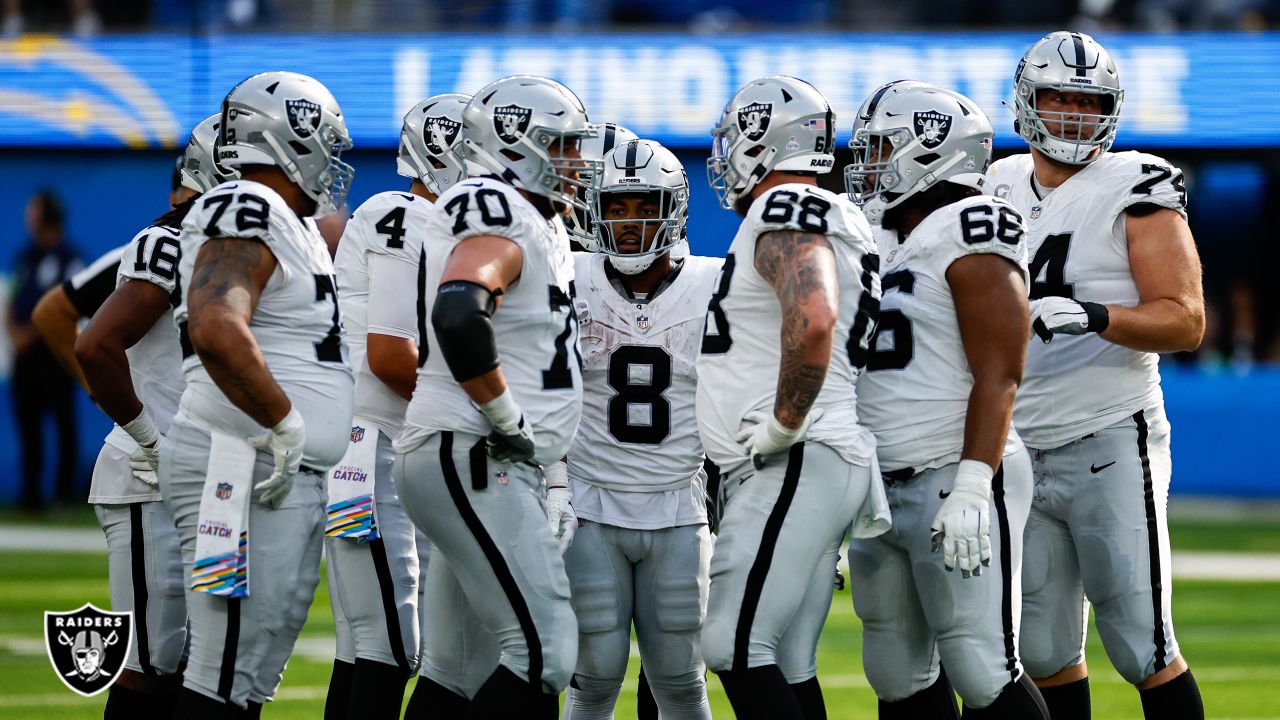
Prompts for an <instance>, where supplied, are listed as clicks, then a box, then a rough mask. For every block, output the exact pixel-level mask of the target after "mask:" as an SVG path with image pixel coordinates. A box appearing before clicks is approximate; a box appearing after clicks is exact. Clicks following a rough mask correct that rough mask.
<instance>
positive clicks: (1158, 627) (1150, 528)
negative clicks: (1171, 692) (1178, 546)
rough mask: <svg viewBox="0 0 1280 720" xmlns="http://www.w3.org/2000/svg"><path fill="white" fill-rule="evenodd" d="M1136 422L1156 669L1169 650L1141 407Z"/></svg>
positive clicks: (1154, 497) (1148, 460)
mask: <svg viewBox="0 0 1280 720" xmlns="http://www.w3.org/2000/svg"><path fill="white" fill-rule="evenodd" d="M1133 421H1134V422H1135V423H1137V425H1138V459H1139V460H1140V461H1141V462H1142V498H1143V501H1144V502H1145V504H1146V508H1147V553H1148V555H1149V557H1150V560H1151V611H1152V613H1153V614H1154V615H1155V633H1154V636H1153V638H1152V639H1153V641H1154V642H1155V646H1156V650H1155V653H1156V672H1159V671H1161V670H1163V669H1164V667H1165V664H1166V663H1165V661H1164V656H1165V653H1166V652H1167V650H1168V647H1167V643H1168V641H1167V639H1166V638H1165V636H1164V607H1163V605H1162V602H1163V598H1162V592H1163V583H1162V582H1161V578H1160V526H1159V523H1158V522H1157V519H1156V495H1155V487H1154V486H1153V485H1152V482H1151V458H1150V457H1149V456H1148V454H1147V418H1146V415H1145V414H1143V411H1141V410H1139V411H1138V412H1136V413H1134V414H1133Z"/></svg>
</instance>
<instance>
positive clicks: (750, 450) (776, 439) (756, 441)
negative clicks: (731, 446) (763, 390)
mask: <svg viewBox="0 0 1280 720" xmlns="http://www.w3.org/2000/svg"><path fill="white" fill-rule="evenodd" d="M821 418H822V408H813V409H811V410H810V411H809V414H808V415H806V416H805V418H804V422H802V423H800V426H799V427H795V428H789V427H787V426H785V425H783V424H782V423H780V422H778V418H776V417H774V416H773V413H768V414H767V415H766V414H764V413H750V414H748V415H747V417H746V418H744V419H745V420H746V421H747V423H746V425H745V426H743V428H742V429H741V430H739V431H738V437H737V440H738V444H740V445H742V446H743V447H744V448H745V449H746V455H747V457H749V458H751V462H752V463H753V464H755V466H756V469H757V470H758V469H760V468H762V467H764V463H765V458H766V457H768V456H769V455H773V454H775V453H780V452H782V451H784V450H786V449H788V448H790V447H791V446H792V445H794V444H796V443H797V442H800V441H801V440H803V439H804V436H805V434H806V433H808V432H809V428H810V426H812V425H813V424H814V423H816V422H817V421H818V420H820V419H821Z"/></svg>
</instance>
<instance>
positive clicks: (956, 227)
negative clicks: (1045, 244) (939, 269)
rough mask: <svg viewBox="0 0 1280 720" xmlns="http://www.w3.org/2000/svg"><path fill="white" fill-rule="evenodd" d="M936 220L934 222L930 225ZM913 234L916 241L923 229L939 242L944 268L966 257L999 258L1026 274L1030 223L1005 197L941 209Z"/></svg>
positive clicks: (968, 200)
mask: <svg viewBox="0 0 1280 720" xmlns="http://www.w3.org/2000/svg"><path fill="white" fill-rule="evenodd" d="M930 221H932V222H930ZM926 222H927V223H928V224H929V227H928V228H926V227H925V225H924V224H923V223H922V224H921V226H920V227H917V228H916V229H915V230H913V231H912V233H911V235H912V238H913V240H914V238H915V236H916V235H917V234H920V231H921V230H922V229H924V230H925V233H926V234H927V235H932V236H934V237H935V238H936V239H931V238H922V240H924V241H926V242H931V243H932V244H933V245H934V247H936V248H937V250H936V252H937V253H938V254H940V255H941V260H942V261H943V262H942V265H943V266H944V267H950V265H951V263H953V262H955V261H956V260H958V259H960V258H962V257H964V256H966V255H978V254H991V255H999V256H1000V257H1003V258H1005V259H1007V260H1009V261H1011V262H1013V263H1014V264H1015V265H1017V266H1018V267H1020V268H1022V269H1023V271H1024V272H1025V271H1026V268H1027V224H1026V221H1024V220H1023V218H1022V214H1021V213H1019V212H1018V211H1017V209H1016V208H1014V207H1013V205H1011V204H1010V203H1009V202H1008V201H1007V200H1005V199H1004V198H999V197H993V196H991V195H975V196H973V197H968V198H965V199H963V200H960V201H959V202H954V203H952V204H950V205H947V206H946V207H944V208H940V209H938V210H936V211H934V213H933V214H932V215H930V216H929V218H928V219H926Z"/></svg>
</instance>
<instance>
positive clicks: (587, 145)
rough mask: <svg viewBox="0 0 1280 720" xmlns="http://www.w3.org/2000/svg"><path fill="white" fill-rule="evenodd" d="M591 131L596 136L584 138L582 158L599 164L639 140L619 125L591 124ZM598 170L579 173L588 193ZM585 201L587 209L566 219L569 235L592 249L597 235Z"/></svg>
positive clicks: (593, 169)
mask: <svg viewBox="0 0 1280 720" xmlns="http://www.w3.org/2000/svg"><path fill="white" fill-rule="evenodd" d="M591 131H592V132H593V133H594V134H593V135H592V136H591V137H587V138H583V140H582V145H581V150H582V158H583V159H584V160H590V161H592V162H593V163H599V162H600V161H601V160H603V159H604V156H605V155H607V154H608V153H609V151H610V150H612V149H614V148H615V147H618V146H619V145H622V144H623V143H626V142H629V141H631V140H638V139H639V137H637V136H636V134H635V133H633V132H631V131H630V130H628V129H626V128H624V127H622V126H621V125H619V124H617V123H591ZM598 169H599V168H598V167H596V166H595V165H593V166H592V167H589V168H587V169H585V170H581V171H579V172H578V176H579V178H580V179H581V180H582V182H583V183H584V184H585V186H586V188H587V191H588V192H589V191H590V189H591V186H592V184H593V183H594V182H595V174H596V170H598ZM584 199H586V200H587V207H586V208H581V209H579V208H574V210H573V217H572V218H565V222H566V224H567V227H568V229H569V233H570V234H572V235H574V236H575V239H576V240H577V241H578V242H579V243H581V244H582V246H583V247H592V246H594V244H595V235H593V234H592V230H591V201H590V199H587V198H585V196H584Z"/></svg>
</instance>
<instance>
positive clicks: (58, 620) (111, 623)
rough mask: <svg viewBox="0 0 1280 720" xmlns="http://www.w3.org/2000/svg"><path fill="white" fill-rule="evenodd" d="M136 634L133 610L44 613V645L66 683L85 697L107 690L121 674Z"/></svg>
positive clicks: (89, 606)
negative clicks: (132, 639) (131, 641)
mask: <svg viewBox="0 0 1280 720" xmlns="http://www.w3.org/2000/svg"><path fill="white" fill-rule="evenodd" d="M132 636H133V613H131V612H109V611H107V610H99V609H98V608H96V607H94V606H93V605H92V604H89V603H85V604H84V605H83V606H82V607H81V608H80V609H79V610H73V611H71V612H50V611H45V614H44V645H45V650H46V651H47V652H48V654H49V662H50V663H52V664H53V669H54V671H55V672H57V673H58V678H59V679H60V680H62V682H63V684H65V685H66V686H67V687H69V688H71V689H72V690H73V691H75V692H76V693H78V694H80V695H84V696H85V697H90V696H93V695H97V694H98V693H100V692H102V691H103V690H106V689H107V688H108V687H110V686H111V683H113V682H115V680H116V678H117V677H119V676H120V671H121V670H123V669H124V661H125V657H126V656H127V655H128V654H129V642H130V640H131V638H132Z"/></svg>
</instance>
